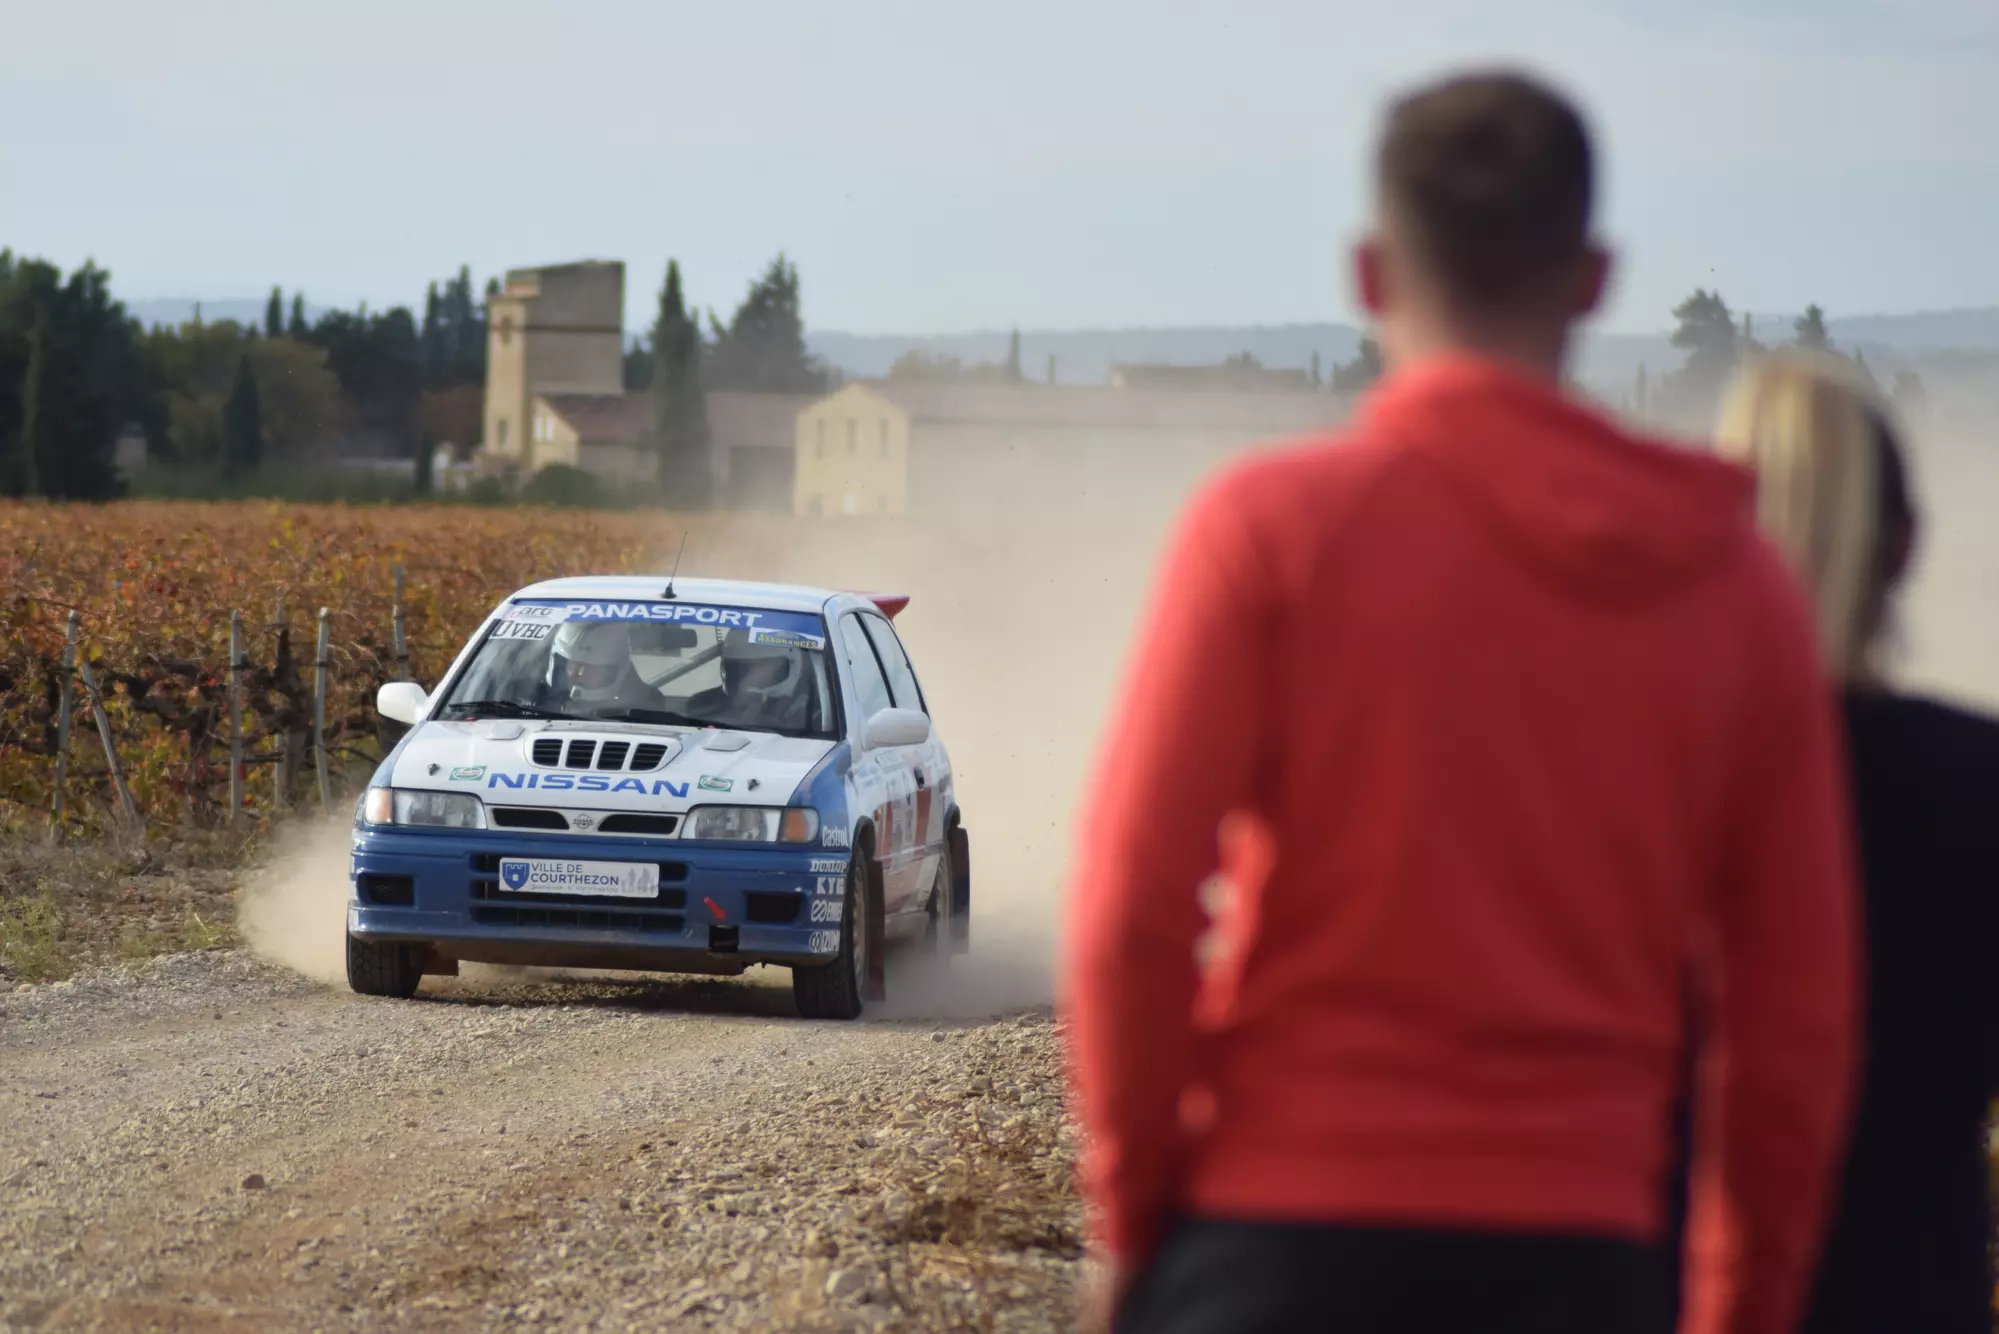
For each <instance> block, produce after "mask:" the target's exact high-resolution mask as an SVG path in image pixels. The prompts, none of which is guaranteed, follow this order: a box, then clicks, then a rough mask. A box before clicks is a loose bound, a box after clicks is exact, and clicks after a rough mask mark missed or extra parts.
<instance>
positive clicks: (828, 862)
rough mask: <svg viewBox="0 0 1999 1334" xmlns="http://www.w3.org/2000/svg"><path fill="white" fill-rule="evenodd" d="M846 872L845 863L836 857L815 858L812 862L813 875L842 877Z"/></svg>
mask: <svg viewBox="0 0 1999 1334" xmlns="http://www.w3.org/2000/svg"><path fill="white" fill-rule="evenodd" d="M846 870H847V863H845V862H843V861H841V860H840V859H839V858H837V857H825V858H817V857H815V858H814V859H813V861H812V874H814V875H844V874H845V873H846Z"/></svg>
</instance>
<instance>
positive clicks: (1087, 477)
mask: <svg viewBox="0 0 1999 1334" xmlns="http://www.w3.org/2000/svg"><path fill="white" fill-rule="evenodd" d="M1352 404H1353V398H1352V396H1351V395H1347V394H1328V393H1317V392H1311V391H1309V390H1308V391H1303V392H1299V391H1292V392H1248V393H1244V392H1228V391H1222V390H1214V389H1206V388H1201V389H1173V390H1164V389H1161V390H1153V389H1131V388H1118V387H1114V386H1104V387H1083V386H1063V385H1038V384H1011V385H1007V384H999V385H995V384H936V383H911V382H898V381H894V380H871V381H856V382H854V383H852V384H849V385H847V386H846V387H845V388H842V389H840V390H839V391H837V392H835V393H833V394H831V395H828V396H827V397H825V398H822V399H820V400H819V401H817V402H815V403H812V404H811V405H809V406H808V407H806V408H805V409H804V410H803V411H802V412H800V413H799V415H798V427H797V446H796V453H797V465H796V476H795V481H794V486H793V509H794V510H795V512H797V513H799V514H809V515H810V514H817V515H869V514H888V515H898V514H910V513H921V514H925V515H935V514H940V513H949V512H951V511H953V510H966V509H980V508H990V507H992V506H994V505H997V504H1021V503H1029V504H1035V505H1040V506H1044V507H1062V508H1081V509H1106V508H1114V507H1117V506H1120V505H1125V504H1133V503H1139V504H1143V503H1150V502H1153V501H1156V500H1158V499H1161V498H1164V497H1170V496H1172V495H1175V494H1177V493H1178V492H1180V491H1181V490H1182V489H1184V488H1185V487H1186V486H1187V485H1188V484H1189V483H1190V482H1192V481H1193V480H1195V479H1196V478H1197V477H1199V476H1200V475H1201V474H1202V473H1204V472H1206V471H1207V470H1208V469H1210V468H1212V467H1213V466H1214V465H1215V464H1216V463H1218V462H1220V461H1221V460H1223V459H1225V458H1227V457H1228V456H1230V455H1231V454H1234V453H1236V452H1238V451H1240V450H1242V449H1244V448H1246V447H1248V446H1251V445H1255V444H1258V443H1265V442H1269V441H1271V440H1273V439H1282V438H1284V437H1286V436H1295V435H1300V434H1304V433H1307V432H1311V431H1316V430H1322V429H1324V428H1326V427H1329V426H1334V425H1337V424H1338V423H1340V422H1342V421H1344V420H1345V419H1346V417H1347V415H1348V413H1349V412H1350V411H1351V409H1352Z"/></svg>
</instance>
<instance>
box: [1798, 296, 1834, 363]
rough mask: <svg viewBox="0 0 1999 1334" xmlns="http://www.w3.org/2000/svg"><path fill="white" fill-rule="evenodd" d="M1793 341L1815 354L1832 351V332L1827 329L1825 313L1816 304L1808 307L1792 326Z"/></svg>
mask: <svg viewBox="0 0 1999 1334" xmlns="http://www.w3.org/2000/svg"><path fill="white" fill-rule="evenodd" d="M1791 341H1792V342H1793V343H1795V344H1797V345H1798V346H1799V347H1807V348H1811V349H1812V350H1813V351H1815V352H1829V351H1831V350H1832V332H1831V330H1829V329H1827V328H1826V323H1825V311H1824V310H1823V309H1821V308H1820V307H1819V306H1817V305H1816V304H1814V305H1810V306H1806V307H1805V313H1804V314H1802V315H1800V316H1798V318H1797V319H1796V320H1794V321H1793V322H1792V324H1791Z"/></svg>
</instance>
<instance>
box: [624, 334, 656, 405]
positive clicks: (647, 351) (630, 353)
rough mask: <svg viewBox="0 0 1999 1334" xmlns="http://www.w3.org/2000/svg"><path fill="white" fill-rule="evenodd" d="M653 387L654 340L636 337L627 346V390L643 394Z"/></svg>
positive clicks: (631, 392)
mask: <svg viewBox="0 0 1999 1334" xmlns="http://www.w3.org/2000/svg"><path fill="white" fill-rule="evenodd" d="M650 388H652V340H650V339H648V338H645V337H643V336H641V337H638V338H634V339H633V340H632V341H631V343H630V344H629V345H627V346H626V348H625V392H626V393H628V394H642V393H644V392H645V391H646V390H648V389H650Z"/></svg>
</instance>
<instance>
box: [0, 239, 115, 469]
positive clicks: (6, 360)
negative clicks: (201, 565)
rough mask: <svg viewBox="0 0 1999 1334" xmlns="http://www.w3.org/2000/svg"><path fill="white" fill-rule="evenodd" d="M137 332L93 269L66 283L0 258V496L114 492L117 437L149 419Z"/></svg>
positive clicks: (44, 267) (45, 267) (54, 273)
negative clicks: (133, 423) (0, 493)
mask: <svg viewBox="0 0 1999 1334" xmlns="http://www.w3.org/2000/svg"><path fill="white" fill-rule="evenodd" d="M135 329H136V325H135V323H134V321H133V320H132V319H131V317H130V316H129V315H127V314H126V313H125V308H124V307H123V306H122V305H120V304H119V303H118V302H117V301H115V300H113V299H112V297H111V290H110V275H109V274H107V273H105V272H104V270H102V269H100V268H98V267H97V266H96V265H94V264H89V263H86V264H85V265H84V266H83V267H82V268H80V269H77V270H75V271H74V272H73V273H71V274H70V275H69V277H68V278H67V279H66V280H65V279H64V277H63V275H62V271H61V270H59V269H58V268H56V267H55V266H54V265H52V264H49V263H46V262H45V261H41V260H16V259H15V258H14V256H13V255H12V253H11V252H8V251H0V489H4V490H6V491H8V492H11V493H14V494H22V493H25V492H28V491H30V490H32V491H34V492H36V493H39V494H41V495H45V496H48V497H50V498H51V499H58V500H104V499H109V498H110V497H112V496H115V495H116V494H118V490H119V480H118V468H117V449H118V437H119V435H120V434H121V433H122V431H123V430H124V428H125V425H126V424H127V423H128V422H131V421H133V420H135V419H141V420H143V419H145V418H146V417H147V416H148V415H149V414H148V413H146V412H145V411H144V410H143V409H142V400H143V398H144V396H145V380H144V377H143V376H142V375H141V374H140V364H139V358H138V356H137V354H136V348H135V345H134V344H135ZM31 363H32V373H31ZM31 400H32V401H31Z"/></svg>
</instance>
